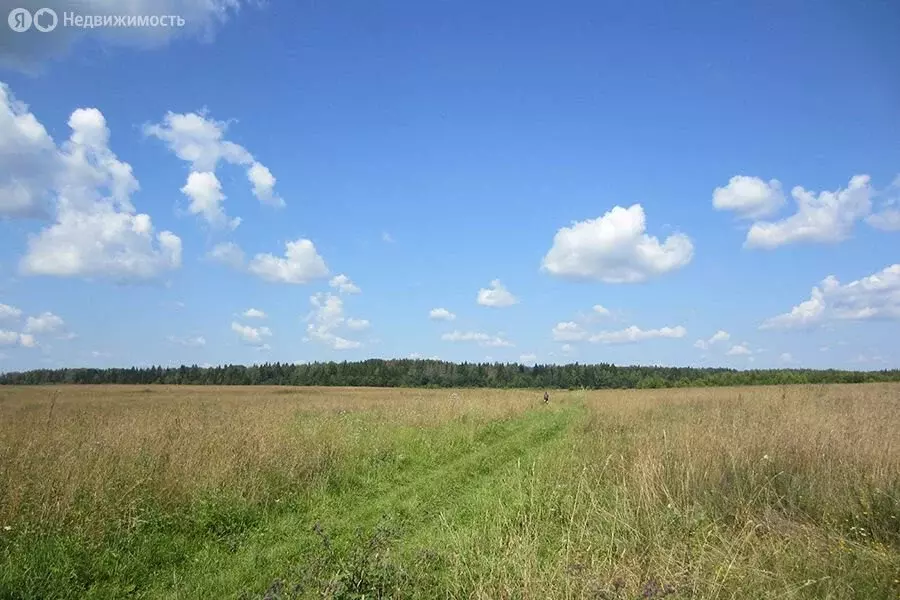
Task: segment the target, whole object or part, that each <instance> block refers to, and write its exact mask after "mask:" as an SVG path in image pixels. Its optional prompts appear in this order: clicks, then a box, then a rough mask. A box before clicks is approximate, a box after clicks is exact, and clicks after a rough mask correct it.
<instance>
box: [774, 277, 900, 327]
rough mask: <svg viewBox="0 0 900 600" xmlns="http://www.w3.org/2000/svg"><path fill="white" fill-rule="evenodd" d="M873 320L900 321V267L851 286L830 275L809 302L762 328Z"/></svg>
mask: <svg viewBox="0 0 900 600" xmlns="http://www.w3.org/2000/svg"><path fill="white" fill-rule="evenodd" d="M869 319H892V320H893V319H900V264H895V265H891V266H888V267H885V268H884V269H882V270H881V271H879V272H878V273H874V274H872V275H869V276H867V277H863V278H862V279H857V280H855V281H851V282H850V283H848V284H842V283H841V282H840V281H838V279H837V278H836V277H835V276H833V275H829V276H828V277H826V278H825V279H823V280H822V282H821V283H820V284H819V285H818V286H815V287H813V289H812V292H811V293H810V298H809V300H805V301H803V302H801V303H800V304H798V305H797V306H795V307H793V308H792V309H791V310H790V312H787V313H784V314H781V315H778V316H775V317H772V318H771V319H767V320H766V321H764V322H763V324H762V325H761V326H760V328H761V329H787V328H801V327H810V326H814V325H818V324H821V323H823V322H825V321H839V320H845V321H865V320H869Z"/></svg>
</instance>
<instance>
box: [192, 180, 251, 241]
mask: <svg viewBox="0 0 900 600" xmlns="http://www.w3.org/2000/svg"><path fill="white" fill-rule="evenodd" d="M181 193H183V194H184V195H185V196H187V197H188V198H190V200H191V203H190V205H189V206H188V212H190V213H191V214H192V215H200V216H202V217H203V218H204V219H205V220H206V222H207V223H209V224H210V225H212V226H214V227H228V228H229V229H236V228H237V226H238V225H240V224H241V219H240V217H235V218H233V219H232V218H230V217H228V216H227V215H226V214H225V211H224V210H223V208H222V203H223V202H224V201H225V194H223V193H222V184H221V183H220V182H219V179H218V178H217V177H216V174H215V173H212V172H209V171H203V172H197V171H195V172H193V173H191V174H190V175H188V179H187V183H186V184H185V185H184V187H182V188H181Z"/></svg>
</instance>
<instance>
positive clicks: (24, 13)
mask: <svg viewBox="0 0 900 600" xmlns="http://www.w3.org/2000/svg"><path fill="white" fill-rule="evenodd" d="M6 20H7V21H8V22H9V28H10V29H12V30H13V31H16V32H18V33H22V32H23V31H28V30H29V29H31V13H30V12H28V9H27V8H14V9H12V10H11V11H9V18H8V19H6Z"/></svg>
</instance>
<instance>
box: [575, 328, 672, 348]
mask: <svg viewBox="0 0 900 600" xmlns="http://www.w3.org/2000/svg"><path fill="white" fill-rule="evenodd" d="M685 335H687V329H685V328H684V327H682V326H681V325H678V326H677V327H662V328H660V329H641V328H640V327H637V326H635V325H632V326H631V327H627V328H625V329H622V330H620V331H601V332H600V333H597V334H594V335H592V336H591V337H590V338H589V341H591V342H594V343H601V344H630V343H635V342H642V341H644V340H651V339H655V338H683V337H684V336H685Z"/></svg>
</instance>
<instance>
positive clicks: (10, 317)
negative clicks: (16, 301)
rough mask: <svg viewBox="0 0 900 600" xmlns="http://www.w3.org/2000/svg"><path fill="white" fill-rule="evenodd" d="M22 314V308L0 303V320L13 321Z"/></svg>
mask: <svg viewBox="0 0 900 600" xmlns="http://www.w3.org/2000/svg"><path fill="white" fill-rule="evenodd" d="M21 316H22V310H21V309H18V308H16V307H15V306H10V305H9V304H0V321H15V320H16V319H18V318H19V317H21Z"/></svg>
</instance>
